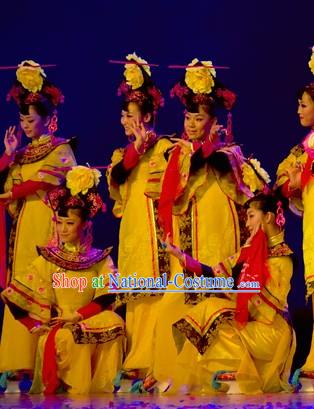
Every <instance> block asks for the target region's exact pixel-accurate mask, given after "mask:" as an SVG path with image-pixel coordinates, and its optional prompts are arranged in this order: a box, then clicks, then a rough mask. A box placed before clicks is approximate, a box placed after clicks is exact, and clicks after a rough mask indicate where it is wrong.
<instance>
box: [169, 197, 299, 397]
mask: <svg viewBox="0 0 314 409" xmlns="http://www.w3.org/2000/svg"><path fill="white" fill-rule="evenodd" d="M246 208H247V227H248V229H249V231H250V233H251V236H250V237H249V239H248V240H247V242H246V244H245V245H244V246H243V247H242V248H241V250H240V251H239V252H238V253H237V254H235V255H233V256H231V257H229V258H228V259H227V260H226V261H224V262H220V263H219V264H218V265H216V266H215V267H209V266H207V265H204V264H202V263H200V262H198V261H197V260H195V259H193V258H192V257H191V256H189V255H187V254H186V253H183V252H182V251H181V250H180V249H179V248H177V247H175V246H173V245H171V244H170V241H169V239H167V242H166V243H165V244H164V245H165V246H166V248H167V250H168V251H169V252H170V253H171V254H173V255H174V256H176V257H177V258H179V260H180V262H181V263H182V265H183V266H184V267H185V268H186V269H187V270H189V271H191V272H193V273H194V277H195V276H197V277H198V279H203V280H204V279H205V278H206V277H207V278H210V277H212V278H214V277H216V278H220V279H222V278H225V279H228V278H229V280H230V279H231V281H233V282H234V283H235V288H241V284H240V283H242V286H245V287H246V289H256V288H257V287H256V286H257V284H258V285H259V288H258V290H260V291H259V292H255V293H247V292H246V290H245V288H244V289H243V292H238V293H237V294H234V293H228V288H225V289H222V291H221V293H219V295H217V296H215V297H209V298H207V299H206V300H204V301H202V302H201V303H199V304H198V305H197V306H195V307H194V308H193V309H192V310H190V311H189V313H188V314H186V315H185V316H184V317H183V318H182V319H180V320H178V321H177V322H176V323H175V324H174V338H175V340H176V344H177V347H178V350H179V355H178V357H177V366H178V368H179V369H180V370H177V371H176V379H175V382H174V385H173V390H178V389H180V387H183V386H184V387H185V388H187V390H188V391H191V390H194V391H197V390H202V391H204V392H207V393H213V392H216V391H220V392H226V391H227V389H228V387H227V385H226V384H225V383H221V382H219V375H221V373H224V372H233V373H234V378H235V380H236V381H237V384H238V386H239V389H240V391H241V392H242V393H248V394H253V393H260V392H279V391H282V390H289V388H290V386H289V382H288V378H289V374H290V366H291V361H292V356H293V352H294V349H295V348H294V335H293V334H294V333H293V329H292V327H291V326H290V324H289V322H288V320H287V318H286V303H287V296H288V293H289V289H290V279H291V276H292V260H291V257H290V256H291V254H292V251H291V250H290V248H289V247H288V246H287V244H286V243H285V242H284V231H283V229H282V228H283V224H284V216H283V210H282V202H281V201H278V198H276V197H275V196H274V195H270V194H268V195H266V194H264V193H260V194H258V195H256V196H255V197H254V198H252V199H250V200H249V201H248V202H247V205H246ZM245 283H246V285H245ZM256 283H257V284H256ZM226 287H227V286H226Z"/></svg>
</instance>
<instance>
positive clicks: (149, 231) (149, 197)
mask: <svg viewBox="0 0 314 409" xmlns="http://www.w3.org/2000/svg"><path fill="white" fill-rule="evenodd" d="M171 146H172V143H171V142H170V141H169V140H168V139H167V138H159V139H157V141H155V142H154V143H153V144H152V145H151V146H150V147H149V148H148V149H147V150H146V152H145V153H144V154H143V155H141V156H140V158H139V161H138V163H137V165H136V166H135V167H133V168H132V169H131V170H130V171H128V172H125V170H123V169H122V173H124V175H125V176H124V177H122V178H121V179H120V178H117V177H114V175H115V172H116V171H117V170H118V168H119V167H120V170H121V167H122V168H123V165H122V162H123V157H124V155H125V152H126V149H117V150H116V151H114V153H113V156H112V164H111V167H110V169H109V172H108V185H109V191H110V197H111V198H112V199H113V200H114V201H115V204H114V208H113V213H114V215H115V216H116V217H118V218H121V223H120V231H119V256H118V271H119V274H120V275H121V277H130V276H131V277H134V273H136V275H137V277H145V278H146V277H154V278H157V277H159V276H160V275H161V274H163V273H166V274H168V275H169V274H170V257H169V255H168V254H167V253H165V251H164V250H163V249H162V247H161V245H160V242H159V239H158V234H160V232H159V227H158V224H157V204H158V201H157V199H158V197H159V194H160V187H161V178H162V174H163V170H164V169H165V167H166V164H167V161H166V158H165V155H164V153H165V151H166V150H167V149H168V148H169V147H171ZM118 179H119V180H118ZM152 295H154V294H153V291H152ZM121 299H122V300H123V302H127V312H126V331H127V340H128V348H127V356H126V359H125V362H124V364H123V368H124V370H126V371H129V370H132V369H140V370H141V371H142V373H144V374H145V373H146V371H147V369H148V368H150V367H151V360H152V349H153V339H154V328H155V321H156V314H157V309H158V303H159V300H160V296H158V295H155V296H153V297H140V298H139V297H136V296H135V294H129V293H126V294H123V295H122V296H121Z"/></svg>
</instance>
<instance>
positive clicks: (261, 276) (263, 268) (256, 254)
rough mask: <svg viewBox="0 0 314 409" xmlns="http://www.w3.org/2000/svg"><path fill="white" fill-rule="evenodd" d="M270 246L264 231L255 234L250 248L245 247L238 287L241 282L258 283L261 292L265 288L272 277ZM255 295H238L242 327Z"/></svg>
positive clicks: (241, 257) (238, 311)
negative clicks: (270, 270)
mask: <svg viewBox="0 0 314 409" xmlns="http://www.w3.org/2000/svg"><path fill="white" fill-rule="evenodd" d="M267 258H268V246H267V236H266V234H265V233H264V232H263V230H262V229H259V231H258V232H257V233H256V234H255V236H254V237H253V239H252V242H251V245H250V246H249V247H243V248H242V250H241V254H240V257H239V260H238V262H243V268H242V270H241V273H240V276H239V279H238V285H239V283H240V282H254V281H255V282H258V283H259V286H260V287H259V288H258V289H259V290H260V291H262V289H263V288H264V287H265V284H266V282H267V280H268V279H269V277H270V274H269V270H268V264H267ZM252 289H253V288H252ZM253 295H255V294H254V293H247V292H245V288H243V292H241V293H237V306H236V315H235V319H236V321H237V322H238V323H239V324H240V326H245V325H246V323H247V321H248V315H249V313H248V303H249V300H250V299H251V298H252V297H253Z"/></svg>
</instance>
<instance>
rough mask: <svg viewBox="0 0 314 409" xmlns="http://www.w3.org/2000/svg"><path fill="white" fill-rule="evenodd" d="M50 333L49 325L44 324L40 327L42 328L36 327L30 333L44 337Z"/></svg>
mask: <svg viewBox="0 0 314 409" xmlns="http://www.w3.org/2000/svg"><path fill="white" fill-rule="evenodd" d="M49 331H50V328H49V327H48V325H46V324H43V325H40V326H38V327H37V326H36V327H33V328H32V329H31V330H30V333H31V334H34V335H39V336H40V335H44V334H46V333H47V332H49Z"/></svg>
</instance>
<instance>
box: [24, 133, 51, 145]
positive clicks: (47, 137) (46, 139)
mask: <svg viewBox="0 0 314 409" xmlns="http://www.w3.org/2000/svg"><path fill="white" fill-rule="evenodd" d="M51 139H52V135H51V134H49V135H48V134H44V135H41V136H40V137H39V138H34V139H32V142H31V143H30V144H29V145H31V147H33V148H36V147H37V146H40V145H45V144H46V143H49V142H51Z"/></svg>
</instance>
